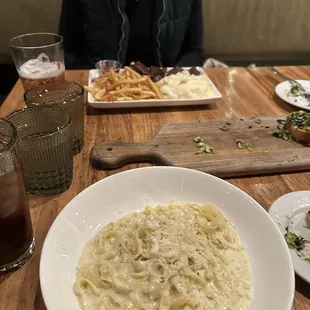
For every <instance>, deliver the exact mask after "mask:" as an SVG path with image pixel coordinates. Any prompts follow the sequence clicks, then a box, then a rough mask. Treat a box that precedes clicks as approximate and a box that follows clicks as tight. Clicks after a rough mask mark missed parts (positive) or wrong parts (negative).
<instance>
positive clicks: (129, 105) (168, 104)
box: [87, 67, 222, 109]
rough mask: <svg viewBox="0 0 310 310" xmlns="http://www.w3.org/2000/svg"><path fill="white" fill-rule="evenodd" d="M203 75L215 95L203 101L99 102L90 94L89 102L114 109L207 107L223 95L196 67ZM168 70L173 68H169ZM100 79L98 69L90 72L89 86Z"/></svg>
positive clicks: (186, 68) (199, 69)
mask: <svg viewBox="0 0 310 310" xmlns="http://www.w3.org/2000/svg"><path fill="white" fill-rule="evenodd" d="M196 68H197V70H198V71H199V72H200V74H201V75H205V76H206V78H207V81H208V83H209V84H210V86H211V87H212V89H213V93H214V95H213V96H212V97H210V98H203V99H156V100H124V101H97V100H95V98H94V97H93V95H92V94H91V93H90V92H88V94H87V101H88V104H89V105H90V106H91V107H93V108H99V109H112V108H138V107H140V108H142V107H172V106H189V105H206V104H211V103H215V102H216V101H218V100H219V99H221V98H222V95H221V93H220V92H219V90H218V89H217V88H216V86H215V85H214V83H213V82H212V81H211V79H210V78H209V77H208V75H207V74H206V73H205V72H204V70H203V69H202V68H201V67H196ZM167 69H168V70H169V69H171V68H167ZM183 69H184V70H189V69H190V67H184V68H183ZM96 77H99V72H98V70H97V69H93V70H89V77H88V86H89V87H91V86H92V85H93V83H92V79H94V78H96Z"/></svg>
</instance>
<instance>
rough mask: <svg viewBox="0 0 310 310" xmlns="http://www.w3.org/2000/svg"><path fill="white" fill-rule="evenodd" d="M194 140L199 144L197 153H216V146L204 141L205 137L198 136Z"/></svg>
mask: <svg viewBox="0 0 310 310" xmlns="http://www.w3.org/2000/svg"><path fill="white" fill-rule="evenodd" d="M193 141H194V142H195V143H196V144H197V151H196V155H198V154H203V153H208V154H214V153H215V151H214V148H213V147H212V146H211V145H209V144H206V143H204V142H203V139H201V138H200V137H196V138H194V139H193Z"/></svg>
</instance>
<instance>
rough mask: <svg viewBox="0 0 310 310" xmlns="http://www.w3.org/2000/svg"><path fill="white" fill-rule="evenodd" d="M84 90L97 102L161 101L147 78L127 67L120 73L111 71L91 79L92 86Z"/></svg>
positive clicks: (157, 89) (159, 94)
mask: <svg viewBox="0 0 310 310" xmlns="http://www.w3.org/2000/svg"><path fill="white" fill-rule="evenodd" d="M85 89H86V90H87V91H89V92H90V93H91V94H92V95H93V97H94V98H95V100H97V101H124V100H148V99H163V98H164V96H163V95H162V94H161V93H160V91H159V88H158V86H157V85H156V84H155V83H154V82H153V81H152V80H151V78H150V77H149V76H142V75H140V74H139V73H137V72H135V71H134V70H132V69H131V68H129V67H125V68H124V70H123V71H122V72H120V73H116V72H114V71H113V70H110V71H109V72H106V73H104V75H102V76H101V77H98V78H95V79H93V86H92V87H87V86H85Z"/></svg>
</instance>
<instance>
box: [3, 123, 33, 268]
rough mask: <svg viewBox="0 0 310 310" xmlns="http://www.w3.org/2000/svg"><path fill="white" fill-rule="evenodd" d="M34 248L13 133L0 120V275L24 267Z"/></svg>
mask: <svg viewBox="0 0 310 310" xmlns="http://www.w3.org/2000/svg"><path fill="white" fill-rule="evenodd" d="M34 246H35V241H34V237H33V231H32V224H31V218H30V211H29V206H28V200H27V195H26V191H25V186H24V180H23V175H22V170H21V164H20V158H19V151H18V137H17V131H16V128H15V127H14V125H13V124H12V123H10V122H9V121H7V120H5V119H1V118H0V274H2V273H6V272H9V271H12V270H14V269H17V268H19V267H21V266H22V265H23V264H24V263H26V262H27V260H28V259H29V258H30V257H31V255H32V253H33V251H34Z"/></svg>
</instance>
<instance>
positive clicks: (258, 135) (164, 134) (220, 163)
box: [90, 117, 310, 177]
mask: <svg viewBox="0 0 310 310" xmlns="http://www.w3.org/2000/svg"><path fill="white" fill-rule="evenodd" d="M277 119H278V118H271V117H259V118H245V119H231V120H211V121H201V122H188V123H172V124H166V125H164V126H162V127H161V128H160V129H159V130H158V132H157V134H156V135H155V136H154V137H153V138H152V139H151V140H149V141H148V142H145V143H132V144H128V143H123V142H121V141H116V142H104V143H99V144H97V145H96V146H94V148H93V149H92V151H91V154H90V161H91V164H92V165H93V166H94V167H95V168H97V169H115V168H119V167H121V166H124V165H126V164H129V163H139V162H149V163H153V164H157V165H171V166H179V167H186V168H191V169H196V170H200V171H204V172H208V173H211V174H213V175H216V176H219V177H236V176H245V175H257V174H269V173H279V172H289V171H301V170H308V169H309V168H310V148H309V147H306V146H303V145H301V144H299V143H297V142H295V141H292V140H289V141H284V140H283V139H279V138H276V137H274V136H273V135H272V133H273V131H274V129H275V128H276V126H277ZM227 121H228V123H227ZM223 125H225V126H227V127H228V130H227V131H223V130H222V129H220V128H221V127H222V126H223ZM197 136H199V137H201V138H202V139H203V140H204V142H205V143H208V144H209V145H211V146H213V147H214V149H215V154H206V153H204V154H198V155H196V151H197V145H196V143H195V142H193V138H195V137H197ZM237 139H241V140H243V142H244V143H250V144H252V145H254V149H253V150H252V151H248V150H247V149H245V148H243V149H239V148H238V147H237V144H236V141H235V140H237Z"/></svg>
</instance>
